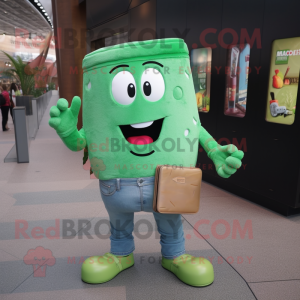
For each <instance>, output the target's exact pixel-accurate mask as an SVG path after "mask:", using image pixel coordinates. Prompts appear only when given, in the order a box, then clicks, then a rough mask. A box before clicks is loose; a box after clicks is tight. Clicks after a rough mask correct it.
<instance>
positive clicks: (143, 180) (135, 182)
mask: <svg viewBox="0 0 300 300" xmlns="http://www.w3.org/2000/svg"><path fill="white" fill-rule="evenodd" d="M99 181H100V183H101V182H102V183H104V184H106V185H116V186H122V185H123V186H124V185H130V186H144V185H151V184H154V181H155V177H154V176H151V177H139V178H114V179H108V180H99Z"/></svg>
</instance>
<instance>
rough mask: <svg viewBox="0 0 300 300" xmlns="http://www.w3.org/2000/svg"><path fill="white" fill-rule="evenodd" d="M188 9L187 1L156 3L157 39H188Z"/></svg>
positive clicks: (158, 0) (176, 0) (163, 0)
mask: <svg viewBox="0 0 300 300" xmlns="http://www.w3.org/2000/svg"><path fill="white" fill-rule="evenodd" d="M186 8H187V2H186V1H181V0H173V1H170V0H168V1H166V0H157V1H156V32H157V38H159V39H161V38H165V37H168V38H172V37H175V38H176V37H182V38H185V37H186V34H185V33H186V17H187V12H186ZM166 12H167V13H166Z"/></svg>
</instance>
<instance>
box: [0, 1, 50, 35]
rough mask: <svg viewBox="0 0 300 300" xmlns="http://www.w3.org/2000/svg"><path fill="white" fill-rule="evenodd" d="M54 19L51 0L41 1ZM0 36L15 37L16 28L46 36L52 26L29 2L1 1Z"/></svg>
mask: <svg viewBox="0 0 300 300" xmlns="http://www.w3.org/2000/svg"><path fill="white" fill-rule="evenodd" d="M40 2H41V4H42V5H43V6H44V7H45V10H46V12H47V13H48V15H49V16H50V18H51V19H52V6H51V0H40ZM0 13H1V17H0V34H3V33H6V34H7V35H15V28H24V29H26V30H27V31H28V32H30V33H33V34H37V35H43V36H46V35H47V34H48V33H49V31H51V26H50V25H49V23H48V22H47V21H46V20H45V18H44V17H43V16H42V15H41V13H40V12H39V11H38V10H37V9H36V8H35V7H34V6H33V5H32V4H31V3H30V2H29V1H27V0H0Z"/></svg>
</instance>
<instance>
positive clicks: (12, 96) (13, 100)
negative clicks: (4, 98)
mask: <svg viewBox="0 0 300 300" xmlns="http://www.w3.org/2000/svg"><path fill="white" fill-rule="evenodd" d="M18 90H19V89H18V86H17V85H16V84H15V83H14V82H13V83H12V84H11V85H10V107H9V111H10V115H11V118H12V119H13V120H14V118H13V114H12V110H13V108H14V107H15V106H16V96H17V95H18Z"/></svg>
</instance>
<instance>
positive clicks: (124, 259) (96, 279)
mask: <svg viewBox="0 0 300 300" xmlns="http://www.w3.org/2000/svg"><path fill="white" fill-rule="evenodd" d="M133 265H134V258H133V254H132V253H131V254H129V255H126V256H116V255H114V254H111V253H105V254H104V255H103V256H91V257H89V258H87V259H86V260H85V261H84V262H83V264H82V267H81V279H82V280H83V281H85V282H87V283H103V282H106V281H109V280H111V279H113V278H114V277H115V276H117V275H118V274H119V273H120V272H121V271H123V270H125V269H127V268H129V267H131V266H133Z"/></svg>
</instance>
